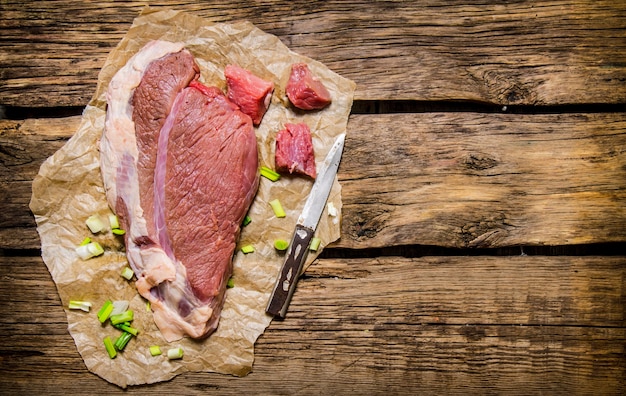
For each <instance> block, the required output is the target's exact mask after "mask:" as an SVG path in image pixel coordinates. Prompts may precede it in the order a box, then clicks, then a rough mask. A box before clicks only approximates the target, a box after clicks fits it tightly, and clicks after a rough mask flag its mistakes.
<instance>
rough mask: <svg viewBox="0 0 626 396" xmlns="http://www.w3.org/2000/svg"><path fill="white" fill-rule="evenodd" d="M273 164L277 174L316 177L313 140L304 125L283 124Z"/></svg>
mask: <svg viewBox="0 0 626 396" xmlns="http://www.w3.org/2000/svg"><path fill="white" fill-rule="evenodd" d="M274 162H275V165H276V169H277V170H278V171H279V172H283V173H285V172H288V173H299V174H302V175H307V176H309V177H311V178H313V179H315V178H316V177H317V172H316V170H315V153H314V152H313V139H312V138H311V130H310V129H309V127H308V126H307V125H306V124H303V123H301V124H285V129H283V130H281V131H280V132H278V135H277V136H276V154H275V157H274Z"/></svg>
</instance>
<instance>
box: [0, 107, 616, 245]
mask: <svg viewBox="0 0 626 396" xmlns="http://www.w3.org/2000/svg"><path fill="white" fill-rule="evenodd" d="M78 122H79V118H78V117H74V118H68V119H50V120H27V121H24V122H21V121H20V122H18V121H6V120H4V121H0V156H2V159H3V164H2V165H1V166H0V183H2V185H3V186H6V187H5V188H3V190H1V191H2V197H0V198H1V200H0V202H1V203H0V205H1V207H2V210H0V212H1V213H11V214H12V215H11V216H5V217H3V218H2V220H0V225H1V226H2V227H3V228H2V229H0V246H1V247H4V248H33V249H37V248H38V247H39V243H38V238H37V235H36V233H35V230H34V228H32V227H33V226H34V221H33V219H32V214H31V213H30V211H29V209H28V202H29V201H30V194H31V192H30V185H31V181H32V178H34V177H35V175H36V173H37V171H38V169H39V166H40V164H41V163H42V162H43V161H44V159H45V158H47V157H48V156H50V155H52V154H53V153H54V151H56V150H57V149H58V148H59V147H60V145H61V144H62V143H63V142H64V140H65V139H67V138H68V137H69V136H70V135H71V133H72V132H73V131H74V130H75V129H76V125H77V123H78ZM625 131H626V113H600V114H595V113H588V114H535V115H525V114H482V113H465V112H461V113H416V114H387V115H352V116H351V117H350V120H349V124H348V138H347V141H346V149H345V155H344V157H343V159H342V163H341V166H340V168H339V179H340V182H341V184H342V187H343V190H342V197H343V203H344V207H343V213H344V216H343V220H342V237H341V239H340V240H339V241H338V242H337V243H336V244H335V245H334V246H335V247H342V248H351V249H365V248H377V247H385V246H401V245H412V244H419V245H435V246H445V247H460V248H465V247H485V248H493V247H504V246H516V245H567V244H583V243H603V242H624V241H626V228H625V227H624V224H626V149H625V148H626V132H625Z"/></svg>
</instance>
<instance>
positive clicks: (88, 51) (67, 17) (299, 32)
mask: <svg viewBox="0 0 626 396" xmlns="http://www.w3.org/2000/svg"><path fill="white" fill-rule="evenodd" d="M143 6H144V3H143V2H132V1H116V2H102V1H83V2H81V3H80V4H77V3H76V2H75V1H69V0H63V1H39V2H37V4H32V2H20V1H3V2H2V3H1V4H0V26H2V27H3V28H2V36H1V37H0V77H1V78H0V104H4V105H12V106H26V107H42V106H45V107H48V106H84V105H85V104H86V103H87V102H88V101H89V99H90V98H91V96H92V94H93V92H94V90H95V87H96V81H97V75H98V71H99V69H100V68H101V67H102V65H103V63H104V60H105V58H106V55H107V54H108V52H109V51H110V50H111V49H112V48H113V47H114V46H115V45H116V44H117V42H118V41H119V40H120V39H121V38H122V36H123V35H124V33H125V32H126V30H127V29H128V28H129V27H130V24H131V23H132V20H133V18H134V17H136V16H137V15H138V13H139V12H140V11H141V9H142V7H143ZM161 6H163V7H167V6H169V7H173V8H175V9H179V10H184V11H188V12H191V13H193V14H195V15H198V16H201V17H205V18H207V19H209V20H211V21H214V22H232V21H239V20H244V19H247V20H250V21H252V22H254V23H255V24H257V26H259V27H260V28H261V29H263V30H265V31H267V32H268V33H271V34H275V35H277V36H278V37H279V38H280V39H281V40H282V41H283V42H284V43H285V44H286V45H287V46H289V47H290V48H291V49H293V50H294V51H297V52H299V53H301V54H303V55H307V56H310V57H313V58H314V59H317V60H319V61H322V62H324V63H325V64H327V65H328V66H329V67H330V68H331V69H333V70H335V71H337V72H338V73H340V74H342V75H344V76H345V77H348V78H350V79H352V80H354V81H355V82H356V83H357V92H356V98H357V99H367V100H380V99H412V100H469V101H480V102H489V103H496V104H525V105H554V104H570V103H611V104H616V103H618V104H619V103H624V102H625V101H626V85H625V84H624V81H625V80H626V22H625V21H626V3H624V2H616V1H608V0H607V1H597V0H569V1H565V0H552V1H548V2H541V3H540V4H537V3H536V2H534V1H531V0H526V1H516V2H507V3H506V4H502V2H497V1H483V2H480V3H479V4H474V5H468V4H467V3H466V2H457V1H454V2H439V1H434V0H421V1H393V2H372V1H366V0H360V1H353V2H350V4H347V3H345V2H342V1H325V2H313V3H312V2H310V1H303V0H290V1H272V2H256V1H255V2H249V1H243V0H242V1H235V2H228V3H224V2H222V1H205V2H200V3H199V2H196V1H161V2H159V4H158V5H157V6H155V7H154V8H155V9H158V8H160V7H161Z"/></svg>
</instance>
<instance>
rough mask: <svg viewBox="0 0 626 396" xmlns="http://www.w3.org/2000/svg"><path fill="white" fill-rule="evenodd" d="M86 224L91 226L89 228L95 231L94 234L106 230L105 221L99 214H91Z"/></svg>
mask: <svg viewBox="0 0 626 396" xmlns="http://www.w3.org/2000/svg"><path fill="white" fill-rule="evenodd" d="M85 224H87V227H89V230H90V231H91V232H93V233H94V234H97V233H99V232H100V231H102V230H104V223H103V222H102V219H101V218H100V216H98V215H91V216H89V217H88V218H87V220H86V221H85Z"/></svg>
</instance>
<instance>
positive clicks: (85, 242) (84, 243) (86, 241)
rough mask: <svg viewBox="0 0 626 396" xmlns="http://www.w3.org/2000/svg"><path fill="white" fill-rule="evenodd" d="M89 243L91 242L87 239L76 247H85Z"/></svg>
mask: <svg viewBox="0 0 626 396" xmlns="http://www.w3.org/2000/svg"><path fill="white" fill-rule="evenodd" d="M90 242H91V238H89V237H87V238H85V239H83V241H82V242H81V243H80V245H78V246H85V245H87V244H88V243H90Z"/></svg>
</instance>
